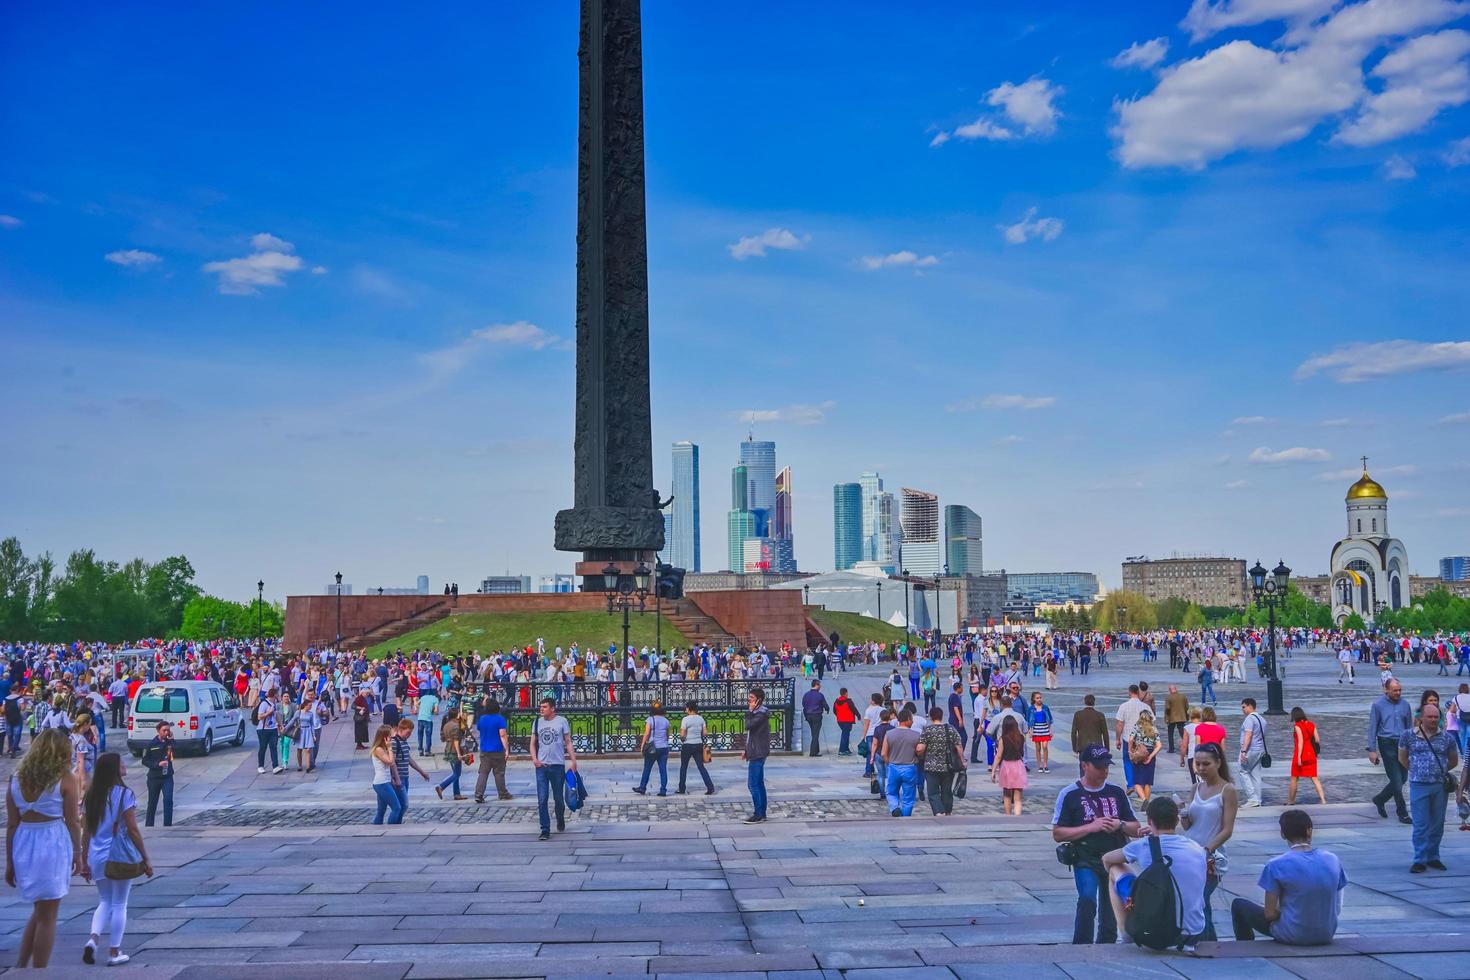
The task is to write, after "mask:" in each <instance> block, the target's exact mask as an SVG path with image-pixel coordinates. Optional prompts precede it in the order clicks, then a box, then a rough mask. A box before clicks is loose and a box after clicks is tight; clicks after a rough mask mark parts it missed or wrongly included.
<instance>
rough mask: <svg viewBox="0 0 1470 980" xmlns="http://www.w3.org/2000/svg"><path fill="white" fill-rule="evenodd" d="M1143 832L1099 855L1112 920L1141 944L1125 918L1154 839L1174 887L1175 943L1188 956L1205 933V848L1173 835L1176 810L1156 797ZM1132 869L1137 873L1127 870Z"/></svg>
mask: <svg viewBox="0 0 1470 980" xmlns="http://www.w3.org/2000/svg"><path fill="white" fill-rule="evenodd" d="M1145 812H1146V813H1147V814H1148V831H1147V833H1145V834H1144V835H1143V836H1142V837H1140V838H1139V839H1138V840H1135V841H1130V842H1128V843H1127V844H1124V845H1123V846H1122V847H1120V848H1118V849H1117V850H1116V851H1109V852H1108V853H1106V854H1104V855H1103V867H1104V868H1106V869H1107V872H1108V877H1109V879H1110V880H1111V882H1112V888H1110V889H1109V890H1108V897H1109V898H1110V899H1111V900H1112V903H1113V915H1114V917H1115V918H1116V919H1117V921H1118V925H1119V926H1120V927H1121V928H1122V930H1123V932H1124V934H1125V935H1128V936H1130V937H1133V938H1134V940H1135V941H1136V942H1140V943H1142V939H1141V937H1140V936H1139V934H1138V932H1139V931H1138V928H1137V923H1134V924H1133V928H1130V923H1129V916H1130V915H1131V913H1132V912H1133V911H1134V908H1133V901H1132V891H1133V886H1134V885H1135V884H1136V883H1137V881H1138V879H1139V878H1140V877H1141V876H1142V875H1143V873H1144V872H1145V871H1147V870H1148V867H1149V865H1150V864H1152V863H1153V860H1154V857H1153V841H1152V840H1151V839H1150V838H1157V841H1158V846H1159V850H1160V852H1161V853H1162V854H1163V856H1164V858H1166V859H1167V860H1166V862H1165V863H1166V864H1167V866H1168V869H1169V871H1170V873H1171V874H1172V875H1173V876H1174V884H1175V885H1176V886H1177V887H1178V893H1177V896H1178V900H1179V905H1180V908H1179V919H1178V922H1177V925H1178V928H1179V933H1180V935H1179V944H1180V947H1181V948H1182V949H1183V950H1184V951H1185V952H1194V944H1195V942H1196V941H1197V939H1198V937H1199V935H1200V933H1202V932H1204V931H1205V878H1206V875H1207V872H1208V868H1207V859H1206V856H1205V849H1204V848H1203V847H1200V846H1199V845H1198V844H1196V843H1195V842H1194V841H1192V840H1190V839H1189V838H1188V837H1185V836H1184V835H1183V834H1181V833H1179V805H1178V804H1177V803H1175V802H1174V801H1173V800H1172V799H1171V798H1169V797H1167V796H1156V797H1154V798H1153V799H1151V800H1149V801H1148V808H1147V810H1146V811H1145ZM1130 864H1132V865H1136V866H1137V867H1138V873H1137V874H1134V873H1133V872H1131V871H1130V870H1129V865H1130Z"/></svg>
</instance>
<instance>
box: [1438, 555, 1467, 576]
mask: <svg viewBox="0 0 1470 980" xmlns="http://www.w3.org/2000/svg"><path fill="white" fill-rule="evenodd" d="M1439 577H1440V578H1441V579H1443V580H1444V581H1446V582H1463V581H1465V580H1466V579H1470V555H1454V556H1452V557H1450V558H1441V559H1440V560H1439Z"/></svg>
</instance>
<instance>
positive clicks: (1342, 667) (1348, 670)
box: [1337, 647, 1357, 684]
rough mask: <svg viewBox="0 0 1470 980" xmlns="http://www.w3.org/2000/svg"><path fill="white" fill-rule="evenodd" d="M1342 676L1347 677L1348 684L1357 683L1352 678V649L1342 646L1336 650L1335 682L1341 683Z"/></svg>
mask: <svg viewBox="0 0 1470 980" xmlns="http://www.w3.org/2000/svg"><path fill="white" fill-rule="evenodd" d="M1344 676H1346V677H1347V679H1348V683H1349V684H1356V683H1357V681H1356V680H1354V679H1353V651H1352V650H1351V649H1349V648H1348V647H1343V648H1342V649H1341V650H1339V651H1338V652H1337V683H1339V684H1341V683H1342V679H1343V677H1344Z"/></svg>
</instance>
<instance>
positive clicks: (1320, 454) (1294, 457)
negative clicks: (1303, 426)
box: [1249, 446, 1332, 463]
mask: <svg viewBox="0 0 1470 980" xmlns="http://www.w3.org/2000/svg"><path fill="white" fill-rule="evenodd" d="M1331 458H1332V454H1331V453H1329V452H1328V451H1327V450H1325V449H1308V448H1307V447H1305V446H1292V447H1291V448H1290V449H1281V450H1277V451H1275V452H1273V451H1271V450H1270V449H1269V448H1267V447H1266V446H1260V447H1258V448H1256V449H1253V450H1251V454H1250V457H1249V459H1250V461H1251V462H1252V463H1325V462H1327V461H1328V460H1329V459H1331Z"/></svg>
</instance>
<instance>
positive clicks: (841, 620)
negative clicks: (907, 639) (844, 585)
mask: <svg viewBox="0 0 1470 980" xmlns="http://www.w3.org/2000/svg"><path fill="white" fill-rule="evenodd" d="M811 617H812V621H813V622H815V623H816V624H817V625H818V626H820V627H822V632H823V633H826V634H828V635H831V633H832V631H833V630H836V631H837V635H838V637H839V638H841V639H842V640H844V641H846V642H849V643H866V642H868V641H870V640H877V641H878V642H880V643H898V642H901V641H902V640H903V638H904V632H903V630H901V629H899V628H898V627H897V626H892V625H890V624H888V623H885V622H883V621H882V620H881V619H874V618H873V617H872V616H864V615H862V614H860V613H849V612H833V611H831V610H823V609H814V610H812V613H811Z"/></svg>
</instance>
